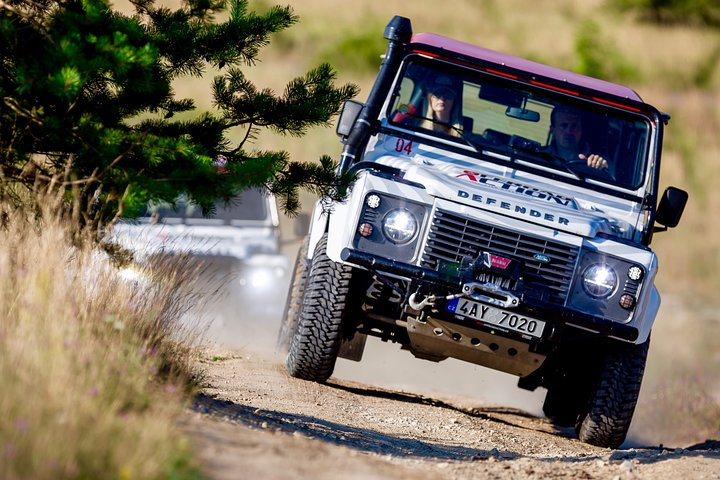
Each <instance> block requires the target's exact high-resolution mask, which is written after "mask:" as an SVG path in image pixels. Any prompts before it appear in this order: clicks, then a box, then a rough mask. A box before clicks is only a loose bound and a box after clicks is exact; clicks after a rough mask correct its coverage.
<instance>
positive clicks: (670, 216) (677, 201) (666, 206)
mask: <svg viewBox="0 0 720 480" xmlns="http://www.w3.org/2000/svg"><path fill="white" fill-rule="evenodd" d="M687 201H688V193H687V192H686V191H685V190H680V189H679V188H675V187H668V188H667V189H665V192H664V193H663V196H662V198H661V199H660V204H659V205H658V208H657V211H656V212H655V222H657V223H659V224H660V225H664V226H666V227H667V228H674V227H677V225H678V223H680V217H682V214H683V210H685V205H686V204H687Z"/></svg>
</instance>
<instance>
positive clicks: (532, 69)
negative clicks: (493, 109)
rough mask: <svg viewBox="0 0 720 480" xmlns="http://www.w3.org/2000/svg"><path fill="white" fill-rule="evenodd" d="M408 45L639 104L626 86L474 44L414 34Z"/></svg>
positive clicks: (424, 34) (439, 36)
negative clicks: (575, 86)
mask: <svg viewBox="0 0 720 480" xmlns="http://www.w3.org/2000/svg"><path fill="white" fill-rule="evenodd" d="M411 43H418V44H424V45H428V46H431V47H435V48H437V49H443V50H448V51H451V52H455V53H459V54H462V55H465V56H467V57H472V58H475V59H478V60H481V61H483V62H489V63H493V64H496V65H498V66H500V67H505V68H512V69H516V70H521V71H524V72H528V73H530V74H533V75H539V76H543V77H546V78H550V79H553V80H557V81H559V82H565V83H567V84H568V86H571V85H579V86H581V87H584V88H587V89H590V90H595V91H597V92H602V93H606V94H609V95H614V96H617V97H622V98H628V99H631V100H636V101H638V102H642V99H641V98H640V96H639V95H638V94H637V93H636V92H635V91H634V90H633V89H631V88H629V87H625V86H623V85H618V84H616V83H612V82H608V81H605V80H600V79H597V78H593V77H588V76H586V75H581V74H579V73H575V72H570V71H568V70H563V69H561V68H556V67H551V66H549V65H543V64H542V63H537V62H533V61H531V60H527V59H524V58H520V57H515V56H512V55H507V54H504V53H500V52H496V51H494V50H489V49H487V48H482V47H478V46H476V45H472V44H470V43H465V42H461V41H459V40H454V39H452V38H448V37H444V36H442V35H437V34H434V33H417V34H415V35H413V36H412V40H411Z"/></svg>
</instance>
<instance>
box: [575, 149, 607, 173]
mask: <svg viewBox="0 0 720 480" xmlns="http://www.w3.org/2000/svg"><path fill="white" fill-rule="evenodd" d="M578 157H579V158H580V159H581V160H585V161H587V166H588V167H590V168H597V169H599V170H605V169H606V168H608V162H607V160H605V159H604V158H603V157H601V156H600V155H597V154H595V153H593V154H592V155H583V154H582V153H581V154H580V155H578Z"/></svg>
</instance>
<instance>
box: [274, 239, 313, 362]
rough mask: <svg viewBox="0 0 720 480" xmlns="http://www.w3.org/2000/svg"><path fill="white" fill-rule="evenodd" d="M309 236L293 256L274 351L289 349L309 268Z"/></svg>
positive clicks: (281, 351) (285, 351)
mask: <svg viewBox="0 0 720 480" xmlns="http://www.w3.org/2000/svg"><path fill="white" fill-rule="evenodd" d="M309 242H310V237H309V236H308V237H305V239H304V240H303V243H302V245H300V247H299V249H298V253H297V256H296V257H295V266H294V267H293V273H292V283H291V284H290V288H289V290H288V294H287V298H286V300H285V310H284V312H283V316H282V324H281V325H280V331H279V332H278V337H277V342H276V344H275V351H276V352H278V353H280V354H283V355H286V354H287V353H288V350H289V349H290V342H291V341H292V337H293V335H294V334H295V330H296V329H297V324H298V316H299V314H300V307H301V306H302V298H303V293H304V292H305V285H306V284H307V277H308V270H310V261H309V260H308V258H307V251H308V243H309Z"/></svg>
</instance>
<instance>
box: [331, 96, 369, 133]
mask: <svg viewBox="0 0 720 480" xmlns="http://www.w3.org/2000/svg"><path fill="white" fill-rule="evenodd" d="M364 106H365V105H364V104H362V103H360V102H356V101H355V100H348V101H347V102H345V105H343V109H342V112H340V118H339V119H338V123H337V127H336V128H335V131H336V132H337V134H338V136H339V137H340V138H342V139H343V140H344V139H346V138H347V137H348V135H350V131H351V130H352V127H353V125H355V120H357V118H358V115H360V111H361V110H362V109H363V107H364Z"/></svg>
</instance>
